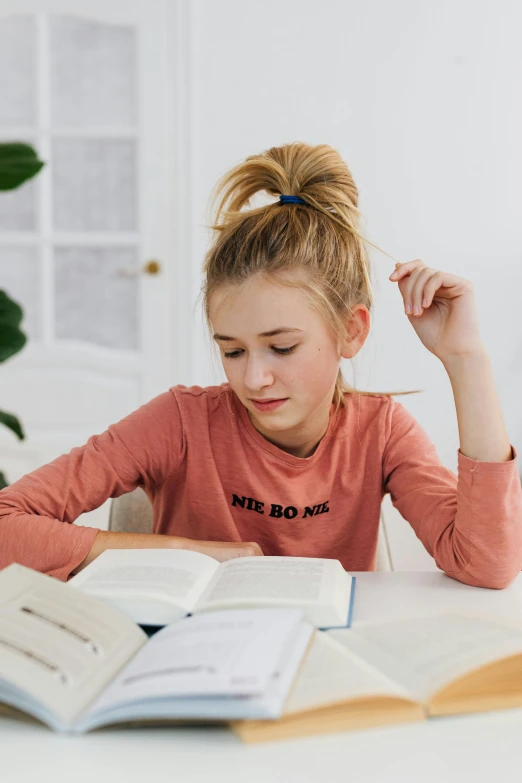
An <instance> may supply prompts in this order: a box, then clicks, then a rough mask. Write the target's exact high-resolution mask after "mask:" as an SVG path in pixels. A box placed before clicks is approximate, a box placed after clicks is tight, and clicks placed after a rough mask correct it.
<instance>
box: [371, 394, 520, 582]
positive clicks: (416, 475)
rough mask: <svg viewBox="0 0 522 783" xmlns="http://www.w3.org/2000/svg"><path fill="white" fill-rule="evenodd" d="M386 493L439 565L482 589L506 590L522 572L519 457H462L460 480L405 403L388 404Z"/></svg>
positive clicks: (384, 468)
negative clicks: (496, 459) (499, 459)
mask: <svg viewBox="0 0 522 783" xmlns="http://www.w3.org/2000/svg"><path fill="white" fill-rule="evenodd" d="M387 433H388V435H387V441H386V445H385V449H384V456H383V470H384V491H385V493H386V492H389V493H390V497H391V501H392V503H393V505H394V506H395V508H397V509H398V511H399V512H400V513H401V515H402V516H403V517H404V518H405V519H406V520H407V521H408V522H409V523H410V525H411V526H412V528H413V530H414V531H415V533H416V535H417V537H418V538H419V539H420V540H421V541H422V543H423V544H424V546H425V548H426V549H427V551H428V552H429V554H430V555H431V556H432V557H433V558H434V560H435V562H436V564H437V566H438V567H439V568H440V569H442V570H443V571H445V572H446V574H447V575H448V576H451V577H453V578H454V579H458V580H459V581H460V582H464V583H466V584H469V585H474V586H477V587H491V588H503V587H506V586H507V585H508V584H510V583H511V582H512V581H513V580H514V579H515V577H516V576H517V574H518V573H519V572H520V570H521V568H522V487H521V482H520V476H519V472H518V455H517V452H516V450H515V448H514V447H513V446H512V447H511V449H512V458H511V459H510V460H508V461H506V462H481V461H479V460H474V459H470V458H469V457H466V456H465V455H464V454H462V453H461V451H460V450H458V452H457V457H458V475H457V476H456V475H455V474H454V473H453V472H452V471H451V470H449V468H446V467H445V466H444V465H442V463H441V461H440V459H439V457H438V454H437V452H436V449H435V446H434V445H433V443H432V442H431V441H430V439H429V438H428V435H427V434H426V432H425V431H424V429H423V428H422V427H421V425H420V424H419V423H418V422H417V421H416V419H415V418H414V417H413V416H412V415H411V414H410V413H409V411H407V410H406V408H404V407H403V406H402V405H401V404H400V403H398V402H396V401H395V400H391V401H390V410H389V413H388V423H387Z"/></svg>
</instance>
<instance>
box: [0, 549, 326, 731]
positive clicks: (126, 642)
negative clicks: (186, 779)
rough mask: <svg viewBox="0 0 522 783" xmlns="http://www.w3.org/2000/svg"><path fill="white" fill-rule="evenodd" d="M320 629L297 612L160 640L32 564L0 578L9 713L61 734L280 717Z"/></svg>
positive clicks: (247, 616)
mask: <svg viewBox="0 0 522 783" xmlns="http://www.w3.org/2000/svg"><path fill="white" fill-rule="evenodd" d="M314 633H315V631H314V628H313V626H312V625H311V624H310V623H307V622H304V621H303V619H302V612H301V611H299V610H297V609H256V610H230V611H224V612H213V613H212V614H205V615H200V616H197V617H188V618H184V619H181V620H180V621H178V622H175V623H172V624H171V625H170V626H168V627H166V628H163V629H162V630H161V631H159V632H158V633H156V634H155V635H154V636H153V637H152V638H151V639H148V638H147V635H146V634H145V633H144V632H143V631H142V630H141V629H140V628H139V627H138V626H137V625H136V624H135V623H133V622H132V620H130V619H129V618H128V617H126V616H125V615H124V614H122V613H121V612H118V611H117V610H116V609H114V608H113V607H111V606H108V605H106V604H105V603H104V602H101V601H98V600H97V599H95V598H92V597H90V596H88V595H84V594H83V593H82V592H81V591H79V590H78V591H77V590H73V589H72V588H71V587H70V586H69V585H67V584H64V583H63V582H58V581H57V580H55V579H52V578H51V577H49V576H46V575H44V574H40V573H37V572H36V571H33V570H32V569H29V568H25V567H24V566H21V565H18V564H13V565H10V566H8V567H7V568H4V569H3V570H2V571H0V705H3V707H1V706H0V711H2V712H6V711H7V712H10V711H13V710H14V711H15V713H16V714H17V715H20V713H24V714H26V715H30V716H33V717H34V718H36V719H38V720H40V721H42V722H43V723H46V724H47V725H48V726H50V727H51V728H54V729H56V730H57V731H64V732H66V731H68V732H78V733H81V732H85V731H89V730H90V729H93V728H97V727H99V726H104V725H108V724H113V723H126V722H129V721H131V722H137V721H138V722H143V721H145V722H146V721H153V722H157V721H172V720H174V721H180V720H182V721H185V722H186V721H187V719H192V720H218V721H223V720H225V721H228V720H230V719H238V718H246V717H258V718H259V717H265V718H275V717H278V716H279V715H280V714H281V711H282V708H283V705H284V702H285V699H286V697H287V695H288V691H289V688H290V686H291V684H292V681H293V679H294V677H295V675H296V672H297V670H298V667H299V664H300V662H301V660H302V658H303V655H304V653H305V651H306V648H307V646H308V644H309V642H310V639H311V637H312V634H314Z"/></svg>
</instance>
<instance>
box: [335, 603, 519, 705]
mask: <svg viewBox="0 0 522 783" xmlns="http://www.w3.org/2000/svg"><path fill="white" fill-rule="evenodd" d="M328 635H329V636H331V637H332V638H333V639H335V640H336V641H338V642H339V643H341V644H342V645H343V646H345V647H346V648H347V649H349V650H351V651H352V652H354V653H356V654H357V655H359V656H360V657H362V658H363V659H364V660H366V661H367V662H368V663H370V664H371V665H373V666H375V667H376V668H377V669H379V670H380V671H382V672H383V673H384V674H386V675H387V676H388V677H390V678H391V679H393V680H395V681H396V682H397V683H399V684H401V685H402V686H403V687H404V688H406V689H407V690H409V691H410V692H411V693H412V694H413V695H414V696H415V697H416V698H417V700H419V701H422V702H424V703H426V702H427V701H428V699H429V698H430V696H432V695H434V693H435V692H436V691H438V690H439V689H441V688H442V687H444V686H446V685H448V684H449V683H451V682H452V681H454V680H456V679H458V678H459V677H461V676H462V675H464V674H467V673H469V672H471V671H473V670H474V669H478V668H479V667H481V666H483V665H485V664H488V663H492V662H493V661H495V660H497V659H498V658H501V657H503V656H508V655H511V654H514V653H517V652H520V653H522V623H515V622H509V621H504V620H496V619H495V618H491V617H487V616H482V615H473V614H458V613H453V612H447V613H441V614H434V615H431V616H430V615H428V616H422V617H415V618H410V619H407V620H395V621H391V622H387V623H360V624H358V625H356V626H354V627H353V628H351V629H350V630H349V631H344V630H338V631H328Z"/></svg>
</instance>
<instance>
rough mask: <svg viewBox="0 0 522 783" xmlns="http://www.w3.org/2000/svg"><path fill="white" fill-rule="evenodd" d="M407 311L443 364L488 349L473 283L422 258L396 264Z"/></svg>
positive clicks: (394, 276) (427, 345) (428, 346)
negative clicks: (434, 266) (482, 338)
mask: <svg viewBox="0 0 522 783" xmlns="http://www.w3.org/2000/svg"><path fill="white" fill-rule="evenodd" d="M389 279H390V280H392V281H397V282H398V283H399V290H400V292H401V294H402V298H403V300H404V311H405V313H406V314H407V315H408V317H409V320H410V323H411V325H412V326H413V328H414V329H415V331H416V332H417V334H418V336H419V338H420V340H421V342H422V343H423V345H424V346H425V347H426V348H427V349H428V351H430V352H431V353H432V354H434V355H435V356H437V357H438V358H439V359H440V360H441V361H442V362H443V363H444V362H446V361H448V360H451V359H452V358H453V357H456V356H464V355H469V354H474V353H477V352H481V351H483V350H484V344H483V343H482V340H481V337H480V333H479V324H478V313H477V309H476V304H475V291H474V288H473V283H471V282H470V281H469V280H464V278H462V277H457V276H456V275H450V274H449V272H441V271H439V270H438V269H432V268H431V267H429V266H426V265H425V264H424V263H423V262H422V261H421V260H420V259H419V258H417V259H415V261H407V262H406V263H404V264H396V265H395V272H392V274H391V275H390V277H389Z"/></svg>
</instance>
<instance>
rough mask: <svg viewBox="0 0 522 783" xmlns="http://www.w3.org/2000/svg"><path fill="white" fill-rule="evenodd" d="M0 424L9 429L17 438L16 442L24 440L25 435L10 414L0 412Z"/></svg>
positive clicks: (14, 417)
mask: <svg viewBox="0 0 522 783" xmlns="http://www.w3.org/2000/svg"><path fill="white" fill-rule="evenodd" d="M0 424H5V426H6V427H9V429H10V430H12V431H13V432H14V434H15V435H16V436H17V437H18V440H25V433H24V431H23V429H22V425H21V424H20V422H19V421H18V419H17V418H16V416H13V414H12V413H6V412H5V411H0Z"/></svg>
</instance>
